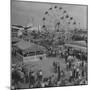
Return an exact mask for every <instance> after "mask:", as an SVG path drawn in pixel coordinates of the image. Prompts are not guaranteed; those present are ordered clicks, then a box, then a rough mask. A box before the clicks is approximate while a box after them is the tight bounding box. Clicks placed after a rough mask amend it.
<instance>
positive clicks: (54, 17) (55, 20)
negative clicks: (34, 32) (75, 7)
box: [42, 5, 80, 31]
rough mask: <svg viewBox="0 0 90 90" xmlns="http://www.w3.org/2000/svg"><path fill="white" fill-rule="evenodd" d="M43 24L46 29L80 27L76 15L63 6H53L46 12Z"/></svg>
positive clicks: (58, 29)
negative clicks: (73, 15)
mask: <svg viewBox="0 0 90 90" xmlns="http://www.w3.org/2000/svg"><path fill="white" fill-rule="evenodd" d="M42 22H43V25H42V27H43V28H45V29H46V30H50V29H51V30H55V31H60V30H66V31H68V30H71V29H72V30H73V29H75V28H79V25H80V23H78V22H76V20H75V19H74V17H72V16H71V15H69V13H68V11H66V10H65V9H64V8H63V7H61V6H57V5H55V6H52V7H50V8H49V9H48V10H47V11H45V12H44V15H43V18H42Z"/></svg>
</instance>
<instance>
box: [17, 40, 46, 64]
mask: <svg viewBox="0 0 90 90" xmlns="http://www.w3.org/2000/svg"><path fill="white" fill-rule="evenodd" d="M16 48H17V51H16V57H17V59H18V60H20V61H23V62H28V61H35V60H40V59H43V58H45V57H46V55H45V48H44V47H42V46H40V45H36V44H34V43H31V42H28V41H24V40H21V41H20V42H18V43H17V44H16Z"/></svg>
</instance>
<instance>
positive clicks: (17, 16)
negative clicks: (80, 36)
mask: <svg viewBox="0 0 90 90" xmlns="http://www.w3.org/2000/svg"><path fill="white" fill-rule="evenodd" d="M55 5H57V6H60V7H61V6H62V7H63V8H64V10H66V11H67V12H68V13H69V15H70V16H73V17H74V19H75V21H76V22H78V23H80V27H81V28H84V29H87V6H83V5H69V4H60V3H58V4H53V3H40V2H30V1H16V0H12V2H11V24H19V25H24V26H26V25H29V24H31V23H32V24H34V25H36V26H37V25H38V24H40V25H41V24H42V18H43V16H44V12H45V11H47V10H48V9H49V8H50V7H53V6H55ZM51 19H52V18H51Z"/></svg>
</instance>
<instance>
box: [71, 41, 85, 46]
mask: <svg viewBox="0 0 90 90" xmlns="http://www.w3.org/2000/svg"><path fill="white" fill-rule="evenodd" d="M70 44H74V45H79V46H83V47H86V43H85V41H73V42H71V43H70Z"/></svg>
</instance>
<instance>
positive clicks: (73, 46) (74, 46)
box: [65, 44, 87, 52]
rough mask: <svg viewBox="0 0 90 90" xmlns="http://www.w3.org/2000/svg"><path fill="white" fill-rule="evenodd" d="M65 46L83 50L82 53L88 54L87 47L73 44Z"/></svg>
mask: <svg viewBox="0 0 90 90" xmlns="http://www.w3.org/2000/svg"><path fill="white" fill-rule="evenodd" d="M65 46H67V47H72V48H74V49H77V50H82V51H84V52H87V48H86V47H83V46H79V45H73V44H65Z"/></svg>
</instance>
